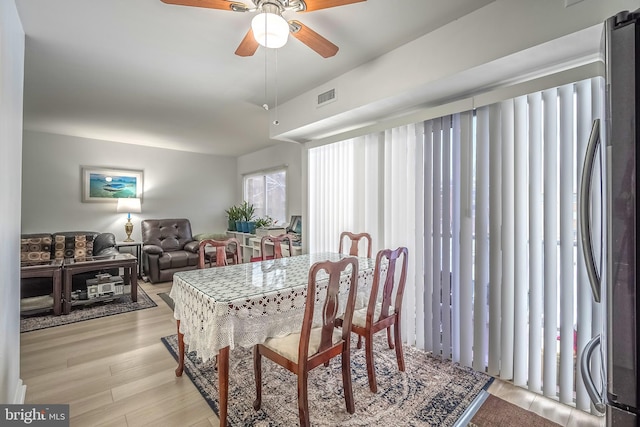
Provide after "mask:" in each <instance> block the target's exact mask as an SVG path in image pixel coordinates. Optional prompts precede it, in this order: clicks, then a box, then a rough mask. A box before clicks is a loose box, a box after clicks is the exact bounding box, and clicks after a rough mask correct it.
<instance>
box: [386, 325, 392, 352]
mask: <svg viewBox="0 0 640 427" xmlns="http://www.w3.org/2000/svg"><path fill="white" fill-rule="evenodd" d="M387 342H388V343H389V348H390V349H391V350H393V340H392V339H391V326H389V327H388V328H387Z"/></svg>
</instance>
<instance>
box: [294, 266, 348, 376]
mask: <svg viewBox="0 0 640 427" xmlns="http://www.w3.org/2000/svg"><path fill="white" fill-rule="evenodd" d="M349 266H351V271H350V272H349V276H350V282H349V284H348V286H349V295H348V297H347V302H346V305H345V307H344V315H343V316H342V319H343V320H342V339H343V340H344V341H345V343H346V344H345V345H346V346H347V348H349V345H350V342H351V339H350V337H351V333H350V331H351V321H352V319H353V310H354V308H355V303H356V291H357V288H358V260H357V259H356V258H352V257H348V258H343V259H341V260H340V261H321V262H317V263H315V264H313V265H312V266H311V268H310V269H309V285H308V287H307V300H306V305H305V311H304V319H303V321H302V330H301V333H300V345H299V347H298V361H299V362H298V363H301V361H306V360H307V359H308V352H309V339H310V335H311V328H312V326H314V325H313V320H314V319H313V313H314V310H315V304H316V290H317V287H318V281H322V282H324V281H327V278H326V277H321V278H320V279H319V280H318V273H319V272H320V271H321V270H324V271H326V273H327V274H328V275H329V277H328V284H327V289H326V296H325V298H324V301H323V300H322V299H321V298H319V299H318V303H322V304H323V308H322V332H321V338H320V347H319V348H318V352H317V353H316V354H320V353H322V352H323V351H324V350H326V349H328V348H330V347H332V346H333V332H334V328H335V326H336V317H339V316H340V314H341V312H340V309H339V295H340V294H341V293H340V286H341V283H343V286H344V282H343V281H342V280H341V275H342V274H343V273H344V272H346V271H347V270H348V268H349ZM310 368H312V367H310Z"/></svg>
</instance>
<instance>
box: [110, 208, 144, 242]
mask: <svg viewBox="0 0 640 427" xmlns="http://www.w3.org/2000/svg"><path fill="white" fill-rule="evenodd" d="M116 212H118V213H124V212H126V213H127V223H126V224H125V225H124V232H125V233H127V238H126V239H124V241H125V242H133V241H134V240H133V239H132V238H131V233H133V224H132V223H131V212H133V213H140V212H141V209H140V199H138V198H127V199H118V205H117V206H116Z"/></svg>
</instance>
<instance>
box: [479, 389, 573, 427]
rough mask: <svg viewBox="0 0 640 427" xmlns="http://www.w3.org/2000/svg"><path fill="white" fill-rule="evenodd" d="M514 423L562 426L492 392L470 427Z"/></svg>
mask: <svg viewBox="0 0 640 427" xmlns="http://www.w3.org/2000/svg"><path fill="white" fill-rule="evenodd" d="M513 425H519V426H539V427H561V426H560V424H557V423H554V422H553V421H550V420H548V419H546V418H543V417H541V416H540V415H538V414H536V413H534V412H529V411H527V410H526V409H524V408H521V407H519V406H518V405H514V404H513V403H509V402H507V401H506V400H502V399H500V398H499V397H496V396H494V395H492V394H490V395H489V396H488V397H487V400H485V401H484V403H483V404H482V406H481V407H480V409H479V410H478V412H476V413H475V415H474V416H473V418H472V419H471V422H470V423H469V426H470V427H510V426H513Z"/></svg>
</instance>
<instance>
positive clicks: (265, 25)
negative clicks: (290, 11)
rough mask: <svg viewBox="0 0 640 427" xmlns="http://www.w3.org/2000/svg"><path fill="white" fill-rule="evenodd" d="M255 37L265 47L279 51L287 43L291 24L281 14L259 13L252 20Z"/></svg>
mask: <svg viewBox="0 0 640 427" xmlns="http://www.w3.org/2000/svg"><path fill="white" fill-rule="evenodd" d="M251 29H252V30H253V37H255V39H256V41H257V42H258V43H259V44H260V45H261V46H264V47H268V48H272V49H277V48H280V47H282V46H284V45H285V44H286V43H287V38H288V37H289V24H288V23H287V21H286V20H285V19H284V18H283V17H282V16H281V15H279V14H276V13H271V12H263V13H259V14H257V15H256V16H254V17H253V19H252V20H251Z"/></svg>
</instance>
